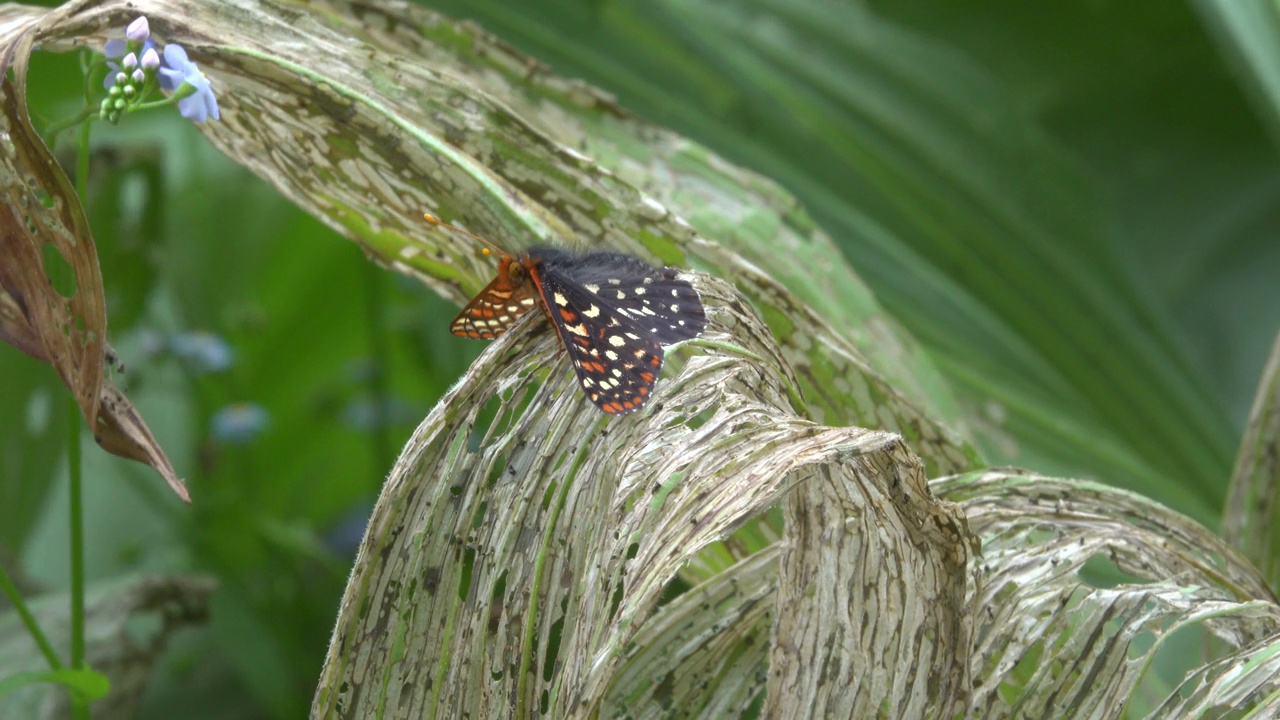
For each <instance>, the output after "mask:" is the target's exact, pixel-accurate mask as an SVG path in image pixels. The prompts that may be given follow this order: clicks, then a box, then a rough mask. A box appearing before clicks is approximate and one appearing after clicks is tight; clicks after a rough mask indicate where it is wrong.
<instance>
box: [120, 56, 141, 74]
mask: <svg viewBox="0 0 1280 720" xmlns="http://www.w3.org/2000/svg"><path fill="white" fill-rule="evenodd" d="M120 64H121V65H123V66H124V69H125V70H132V69H134V68H136V67H138V56H137V55H134V54H133V53H129V54H128V55H125V56H124V59H123V60H121V61H120Z"/></svg>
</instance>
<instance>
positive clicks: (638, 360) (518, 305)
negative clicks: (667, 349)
mask: <svg viewBox="0 0 1280 720" xmlns="http://www.w3.org/2000/svg"><path fill="white" fill-rule="evenodd" d="M534 307H537V308H539V309H540V310H541V311H542V313H543V314H544V315H546V316H547V318H548V319H549V320H550V321H551V325H552V326H553V327H554V328H555V330H556V334H557V335H558V336H559V339H560V342H561V345H562V346H563V347H564V349H565V351H566V352H567V354H568V355H569V359H570V361H571V362H572V363H573V366H574V370H575V371H576V372H577V375H578V382H579V384H580V385H581V386H582V389H583V392H585V393H586V395H587V397H588V398H589V399H590V400H591V401H592V402H593V403H595V404H596V406H597V407H599V408H600V409H601V410H603V411H604V412H606V413H609V414H611V415H620V414H625V413H629V412H632V411H634V410H637V409H639V408H640V407H641V406H643V405H644V403H645V402H646V401H647V400H648V399H649V396H650V394H651V393H652V392H653V386H654V384H655V383H656V382H657V379H658V373H659V371H660V370H661V369H662V360H663V356H664V351H663V346H664V345H671V344H674V343H677V342H680V341H682V340H691V339H693V338H695V337H698V336H699V335H701V334H702V331H703V330H705V329H706V325H707V319H706V313H705V311H704V310H703V307H702V299H701V298H700V297H699V296H698V292H697V290H694V288H693V286H692V285H690V284H689V282H688V281H687V280H684V279H682V278H680V277H679V275H678V272H677V271H676V270H675V269H673V268H667V267H664V268H655V267H653V266H652V265H650V264H648V263H647V262H645V261H643V260H641V259H640V258H637V257H634V256H631V255H625V254H623V253H616V252H604V251H597V252H588V253H574V252H571V251H568V250H563V249H560V248H552V247H537V248H531V249H530V250H528V251H526V252H524V253H521V254H520V255H510V254H504V255H502V256H501V257H500V258H499V261H498V274H497V276H496V277H495V278H494V279H493V281H492V282H490V283H489V284H488V286H486V287H485V288H484V290H482V291H480V293H479V294H478V295H476V296H475V298H473V299H472V300H471V302H469V303H468V304H467V306H466V307H464V308H463V309H462V312H461V313H459V314H458V317H457V318H455V319H454V321H453V324H452V325H451V326H450V330H451V331H452V332H453V333H454V334H455V335H461V336H464V337H472V338H484V339H489V338H496V337H498V336H500V335H502V334H503V333H504V332H506V331H507V329H508V328H509V327H511V325H512V324H514V323H515V321H516V320H518V319H519V318H520V317H521V316H523V315H524V314H525V313H527V312H528V311H530V310H532V309H533V308H534Z"/></svg>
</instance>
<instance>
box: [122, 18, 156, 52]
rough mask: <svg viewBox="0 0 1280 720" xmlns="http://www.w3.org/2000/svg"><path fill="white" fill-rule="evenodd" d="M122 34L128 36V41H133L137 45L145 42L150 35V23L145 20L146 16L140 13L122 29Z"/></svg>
mask: <svg viewBox="0 0 1280 720" xmlns="http://www.w3.org/2000/svg"><path fill="white" fill-rule="evenodd" d="M124 36H125V37H126V38H129V42H134V43H137V44H138V45H142V43H144V42H146V41H147V38H149V37H151V25H150V24H149V23H148V22H147V17H146V16H145V15H141V16H139V17H138V19H137V20H134V21H133V22H131V23H129V27H128V28H126V29H125V31H124Z"/></svg>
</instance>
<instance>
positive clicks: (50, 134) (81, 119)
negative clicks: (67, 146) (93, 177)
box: [44, 105, 98, 184]
mask: <svg viewBox="0 0 1280 720" xmlns="http://www.w3.org/2000/svg"><path fill="white" fill-rule="evenodd" d="M97 114H98V108H97V107H96V106H94V105H85V106H84V107H83V108H81V109H80V112H78V113H76V114H75V115H72V116H71V117H69V118H64V119H62V120H59V121H58V122H55V123H54V124H52V125H50V126H49V127H47V128H45V131H44V140H45V144H46V145H48V146H49V147H53V143H54V140H55V139H56V138H57V135H58V133H60V132H62V131H63V130H66V129H67V128H69V127H73V126H75V125H79V124H80V123H85V124H86V125H87V124H88V123H87V122H86V121H87V120H88V119H89V118H92V117H93V116H95V115H97ZM76 182H77V184H78V183H79V180H78V179H77V181H76Z"/></svg>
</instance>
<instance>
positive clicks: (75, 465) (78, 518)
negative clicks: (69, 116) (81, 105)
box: [67, 123, 90, 720]
mask: <svg viewBox="0 0 1280 720" xmlns="http://www.w3.org/2000/svg"><path fill="white" fill-rule="evenodd" d="M89 127H90V125H89V123H83V124H81V125H80V132H79V133H78V137H77V140H78V142H77V144H78V145H79V152H78V154H77V157H76V194H78V195H79V196H80V202H81V203H84V204H86V205H87V204H88V192H87V191H88V188H89ZM67 468H68V476H69V477H70V489H69V492H68V495H69V496H70V498H71V503H70V504H71V507H70V510H69V512H68V515H69V516H70V524H71V668H72V669H73V670H83V669H84V667H85V662H84V498H83V495H82V492H81V488H82V484H81V476H80V471H81V466H80V406H79V405H78V404H77V403H76V402H75V398H74V397H73V398H72V400H71V402H70V403H68V410H67ZM71 710H72V714H73V716H74V717H75V718H77V720H88V718H89V704H88V703H87V702H85V700H84V699H83V698H80V697H79V696H78V693H72V694H71Z"/></svg>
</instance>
